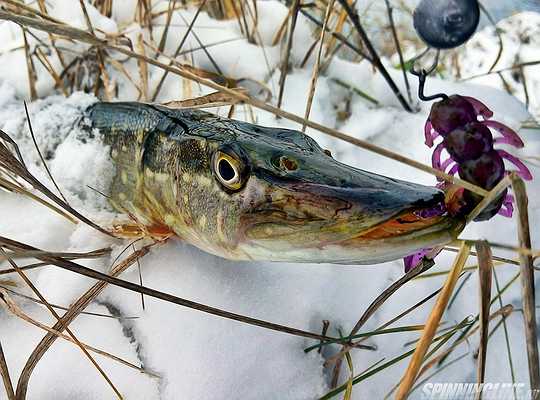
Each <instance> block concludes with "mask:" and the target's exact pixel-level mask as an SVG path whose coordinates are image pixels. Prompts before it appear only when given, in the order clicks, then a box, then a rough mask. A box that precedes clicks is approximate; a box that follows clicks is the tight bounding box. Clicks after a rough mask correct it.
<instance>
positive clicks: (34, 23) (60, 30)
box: [0, 10, 488, 196]
mask: <svg viewBox="0 0 540 400" xmlns="http://www.w3.org/2000/svg"><path fill="white" fill-rule="evenodd" d="M0 19H4V20H9V21H13V22H15V23H17V24H21V25H25V26H31V27H33V28H35V29H39V30H43V31H46V32H48V31H50V32H53V33H56V34H59V35H64V36H68V37H71V38H72V39H76V40H80V41H83V42H86V43H90V44H94V45H96V46H99V47H106V48H109V49H111V50H115V51H117V52H119V53H122V54H125V55H128V56H130V57H133V58H136V59H138V58H143V59H144V60H146V62H147V63H149V64H152V65H154V66H157V67H159V68H162V69H164V70H166V71H168V72H171V73H175V74H177V75H179V76H182V77H184V78H186V79H191V80H193V81H196V82H199V83H200V84H202V85H205V86H207V87H210V88H212V89H215V90H219V91H221V92H224V93H228V94H230V95H232V96H235V97H237V98H238V99H239V100H240V101H243V102H245V103H249V104H251V105H252V106H254V107H256V108H259V109H261V110H264V111H268V112H270V113H272V114H274V115H278V116H281V117H283V118H286V119H289V120H291V121H294V122H297V123H299V124H303V123H304V122H305V124H306V125H307V126H308V127H310V128H313V129H316V130H318V131H319V132H322V133H325V134H327V135H329V136H332V137H335V138H337V139H340V140H343V141H345V142H348V143H351V144H353V145H355V146H358V147H361V148H363V149H366V150H368V151H371V152H373V153H376V154H379V155H381V156H384V157H387V158H391V159H393V160H395V161H398V162H401V163H403V164H407V165H409V166H411V167H413V168H416V169H419V170H421V171H424V172H426V173H428V174H431V175H435V176H437V177H439V178H441V179H443V180H445V181H447V182H452V183H454V184H456V185H459V186H461V187H463V188H465V189H468V190H470V191H471V192H474V193H477V194H479V195H481V196H486V195H487V193H488V192H487V191H486V190H484V189H482V188H481V187H479V186H476V185H473V184H471V183H469V182H467V181H464V180H462V179H459V178H456V177H454V176H452V175H448V174H446V173H444V172H442V171H439V170H437V169H435V168H432V167H429V166H428V165H424V164H422V163H420V162H418V161H416V160H413V159H410V158H408V157H404V156H402V155H401V154H399V153H396V152H393V151H390V150H387V149H385V148H382V147H379V146H377V145H374V144H372V143H370V142H368V141H365V140H361V139H357V138H355V137H353V136H350V135H348V134H345V133H342V132H340V131H337V130H335V129H332V128H328V127H326V126H324V125H321V124H318V123H316V122H313V121H309V120H308V121H305V119H304V118H302V117H300V116H298V115H296V114H293V113H290V112H287V111H283V110H281V109H279V108H277V107H274V106H272V105H270V104H267V103H266V102H263V101H260V100H257V99H255V98H251V97H249V96H248V95H245V94H240V93H235V92H234V90H232V89H230V88H227V87H225V86H222V85H220V84H218V83H216V82H213V81H210V80H208V79H204V78H201V77H200V76H198V75H196V74H195V73H193V72H191V71H189V70H187V69H185V68H184V67H178V66H171V65H167V64H164V63H161V62H159V61H157V60H155V59H151V58H149V57H143V56H141V55H140V54H137V53H135V52H133V51H131V50H128V49H125V48H123V47H120V46H116V45H114V44H110V43H107V42H106V41H105V40H101V39H99V38H97V37H95V36H93V35H90V34H88V33H87V32H85V31H82V30H80V29H77V28H73V27H70V26H67V25H65V24H55V23H51V22H47V21H42V20H38V19H36V18H29V17H24V16H20V15H16V14H13V13H10V12H6V11H2V10H0Z"/></svg>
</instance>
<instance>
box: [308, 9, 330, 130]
mask: <svg viewBox="0 0 540 400" xmlns="http://www.w3.org/2000/svg"><path fill="white" fill-rule="evenodd" d="M333 7H334V0H330V1H329V2H328V6H327V7H326V12H325V15H324V23H323V28H322V29H321V36H320V38H319V50H318V52H317V58H316V59H315V65H314V66H313V73H312V74H311V82H310V83H309V91H308V99H307V104H306V111H305V112H304V120H305V121H307V120H308V119H309V114H310V112H311V105H312V103H313V96H314V95H315V87H316V86H317V78H318V77H319V67H320V64H321V55H322V50H323V47H324V34H325V33H326V26H327V25H328V21H329V20H330V16H331V15H332V10H333ZM305 131H306V123H305V122H304V123H303V124H302V132H305Z"/></svg>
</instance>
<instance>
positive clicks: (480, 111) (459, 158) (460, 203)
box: [405, 71, 532, 271]
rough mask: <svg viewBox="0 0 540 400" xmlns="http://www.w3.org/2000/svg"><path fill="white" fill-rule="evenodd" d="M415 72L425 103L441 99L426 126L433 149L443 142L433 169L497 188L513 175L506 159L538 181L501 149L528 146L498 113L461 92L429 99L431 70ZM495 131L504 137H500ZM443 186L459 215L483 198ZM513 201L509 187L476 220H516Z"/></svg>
mask: <svg viewBox="0 0 540 400" xmlns="http://www.w3.org/2000/svg"><path fill="white" fill-rule="evenodd" d="M412 72H413V73H414V74H415V75H417V76H419V78H420V85H419V97H420V99H421V100H433V99H437V98H441V100H440V101H437V102H436V103H434V104H433V105H432V107H431V111H430V113H429V117H428V119H427V121H426V124H425V126H424V135H425V143H426V145H427V146H428V147H430V148H432V147H433V146H435V141H436V140H438V138H442V140H441V141H440V142H439V143H438V144H437V145H436V146H435V148H434V151H433V154H432V165H433V168H436V169H438V170H440V171H443V172H446V173H448V174H449V175H456V174H458V175H459V177H460V178H461V179H463V180H465V181H467V182H470V183H473V184H474V185H477V186H479V187H481V188H483V189H486V190H491V189H493V188H494V187H495V186H496V185H497V183H499V182H500V181H501V180H502V179H503V178H504V177H505V175H507V174H508V173H509V172H510V171H509V170H507V169H506V166H505V164H504V160H506V161H509V162H510V163H511V164H513V165H514V166H515V167H517V170H516V171H515V172H516V173H517V174H518V175H519V176H520V177H521V178H523V179H524V180H531V179H532V174H531V172H530V171H529V169H528V168H527V166H526V165H525V164H524V163H523V162H522V161H521V160H520V159H519V158H517V157H515V156H513V155H512V154H510V153H509V152H507V151H506V150H503V149H495V147H494V146H495V145H496V144H507V145H510V146H513V147H516V148H521V147H523V145H524V144H523V141H522V140H521V138H520V137H519V135H518V134H517V133H516V132H515V131H514V130H513V129H511V128H510V127H508V126H506V125H504V124H502V123H501V122H498V121H495V120H492V119H491V118H492V117H493V112H492V111H491V110H490V109H489V108H488V107H487V106H486V105H485V104H484V103H482V102H481V101H480V100H478V99H475V98H474V97H469V96H461V95H457V94H454V95H451V96H447V95H446V94H442V93H441V94H436V95H432V96H425V95H424V93H423V90H424V83H425V78H426V75H427V74H426V72H425V71H422V72H416V71H412ZM493 131H495V132H496V133H498V134H499V135H497V136H496V137H494V136H493ZM443 152H446V153H448V158H446V159H444V160H443ZM437 186H438V187H439V188H441V189H445V190H446V191H447V196H449V195H450V196H451V197H452V199H451V200H449V201H447V211H448V212H449V213H450V214H451V215H454V216H459V215H466V214H467V213H469V212H470V211H472V209H473V208H474V207H475V206H476V205H477V204H478V203H479V202H480V201H481V199H482V198H481V197H480V196H479V195H477V194H475V193H472V192H470V191H468V190H466V189H463V188H459V189H457V190H453V191H450V190H449V189H450V185H449V184H448V183H447V182H443V181H440V182H439V184H438V185H437ZM449 192H450V193H449ZM513 200H514V199H513V196H512V195H511V194H509V193H508V189H505V190H504V191H503V192H502V193H501V194H500V195H499V196H498V197H497V199H495V200H494V201H493V202H492V203H491V204H490V205H489V206H488V207H486V208H485V209H484V210H483V211H482V212H481V213H480V214H479V215H478V216H477V217H476V218H475V219H474V220H475V221H486V220H489V219H491V218H492V217H494V216H495V215H496V214H500V215H502V216H505V217H511V216H512V213H513ZM429 250H430V249H424V250H422V251H420V252H418V253H416V254H413V255H411V256H408V257H406V258H405V270H406V271H408V270H409V269H411V268H412V267H414V266H416V265H417V264H418V263H419V261H420V260H421V258H422V257H423V256H424V255H425V254H427V252H428V251H429Z"/></svg>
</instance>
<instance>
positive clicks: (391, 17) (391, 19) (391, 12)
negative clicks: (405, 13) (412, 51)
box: [384, 0, 412, 104]
mask: <svg viewBox="0 0 540 400" xmlns="http://www.w3.org/2000/svg"><path fill="white" fill-rule="evenodd" d="M384 2H385V3H386V10H387V11H388V22H389V23H390V28H391V29H392V37H393V38H394V44H395V45H396V51H397V53H398V57H399V65H400V66H401V72H402V73H403V81H404V82H405V87H406V88H407V98H408V99H409V104H410V103H412V97H411V86H410V85H409V78H408V77H407V69H406V68H405V62H404V60H403V52H402V51H401V44H400V43H399V37H398V34H397V32H396V25H395V23H394V9H393V8H392V6H391V5H390V1H389V0H384Z"/></svg>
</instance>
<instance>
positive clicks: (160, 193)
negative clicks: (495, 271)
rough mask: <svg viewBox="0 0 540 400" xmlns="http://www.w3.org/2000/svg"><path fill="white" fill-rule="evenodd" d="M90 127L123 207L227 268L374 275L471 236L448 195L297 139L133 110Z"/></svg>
mask: <svg viewBox="0 0 540 400" xmlns="http://www.w3.org/2000/svg"><path fill="white" fill-rule="evenodd" d="M85 117H86V118H84V119H83V120H84V121H85V122H84V123H83V125H84V127H83V128H84V129H89V130H90V131H91V132H93V133H92V134H94V135H96V134H99V135H101V136H102V139H103V141H104V142H105V144H107V145H108V146H109V147H110V156H111V158H112V160H113V163H114V165H115V168H116V173H115V178H114V180H113V182H112V186H111V188H110V193H109V196H110V202H111V204H112V205H113V207H114V208H116V209H117V210H118V211H121V212H124V213H127V214H129V215H131V216H133V217H134V218H135V219H136V220H137V221H139V222H141V223H142V224H143V225H145V226H149V227H163V228H166V229H169V230H170V231H172V232H174V233H175V234H176V235H177V236H178V237H180V238H181V239H183V240H184V241H186V242H188V243H190V244H192V245H194V246H196V247H198V248H200V249H202V250H204V251H206V252H209V253H212V254H215V255H217V256H220V257H224V258H227V259H232V260H267V261H288V262H314V263H336V264H373V263H380V262H385V261H389V260H395V259H399V258H401V257H404V256H406V255H409V254H412V253H414V252H415V251H417V250H419V249H423V248H430V247H434V246H438V245H444V244H447V243H449V242H451V241H452V240H454V239H455V238H456V237H457V234H458V233H459V232H460V231H461V230H462V229H463V226H464V221H463V220H461V219H458V218H454V217H451V216H449V215H448V213H446V212H445V204H444V200H445V196H444V193H443V192H442V191H440V190H438V189H436V188H433V187H428V186H422V185H418V184H415V183H410V182H405V181H401V180H397V179H392V178H388V177H385V176H381V175H377V174H374V173H370V172H367V171H363V170H360V169H357V168H353V167H351V166H348V165H345V164H343V163H341V162H339V161H337V160H335V159H334V158H333V157H332V156H331V154H330V153H329V152H328V151H326V150H323V149H322V148H321V147H320V146H319V145H318V144H317V143H316V142H315V141H314V140H313V139H312V138H310V137H309V136H307V135H305V134H303V133H302V132H299V131H296V130H289V129H282V128H268V127H263V126H258V125H254V124H250V123H246V122H241V121H236V120H231V119H225V118H220V117H218V116H215V115H213V114H210V113H207V112H204V111H201V110H196V109H172V108H167V107H164V106H159V105H151V104H143V103H135V102H118V103H105V102H100V103H95V104H93V105H92V106H90V107H89V108H88V109H87V111H86V115H85ZM97 132H99V133H97Z"/></svg>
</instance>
